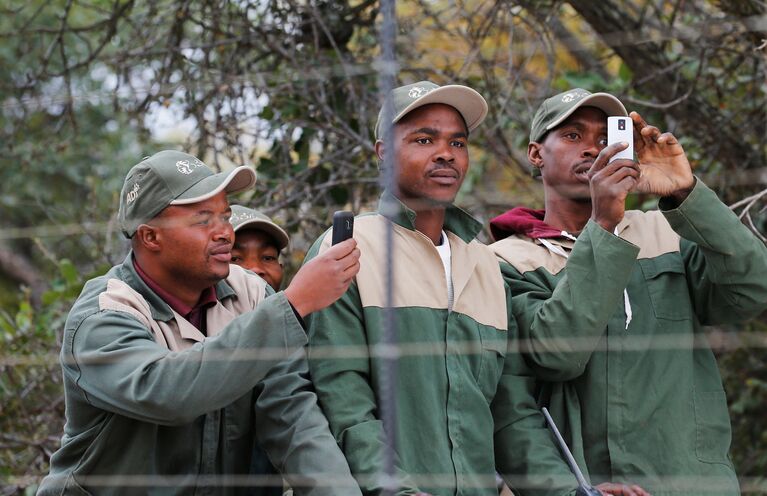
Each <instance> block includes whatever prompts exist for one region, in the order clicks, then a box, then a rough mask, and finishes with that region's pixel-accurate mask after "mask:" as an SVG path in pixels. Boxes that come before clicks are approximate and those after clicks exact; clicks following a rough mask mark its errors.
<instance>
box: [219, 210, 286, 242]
mask: <svg viewBox="0 0 767 496" xmlns="http://www.w3.org/2000/svg"><path fill="white" fill-rule="evenodd" d="M229 221H230V222H231V223H232V227H234V232H235V233H237V231H239V230H240V229H245V228H249V229H258V230H259V231H264V232H265V233H267V234H268V235H270V236H271V237H272V238H274V241H275V242H276V244H277V249H278V250H282V249H283V248H285V247H286V246H288V243H289V242H290V238H289V237H288V233H286V232H285V231H284V230H283V229H282V228H281V227H280V226H278V225H277V224H275V223H274V222H273V221H272V219H270V218H269V217H268V216H267V215H265V214H263V213H261V212H259V211H258V210H253V209H252V208H247V207H243V206H241V205H232V217H231V218H230V219H229Z"/></svg>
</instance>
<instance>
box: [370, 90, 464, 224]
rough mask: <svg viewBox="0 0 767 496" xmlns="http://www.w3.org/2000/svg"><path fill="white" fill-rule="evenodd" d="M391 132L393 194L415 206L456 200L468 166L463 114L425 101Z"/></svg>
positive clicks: (427, 205) (430, 205) (426, 205)
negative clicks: (393, 166) (395, 169)
mask: <svg viewBox="0 0 767 496" xmlns="http://www.w3.org/2000/svg"><path fill="white" fill-rule="evenodd" d="M392 134H393V136H394V143H395V147H394V148H395V149H394V153H395V156H394V162H395V167H397V184H396V187H395V191H394V194H395V195H396V196H397V197H398V198H399V199H400V200H401V201H402V202H403V203H405V204H406V205H408V206H409V207H410V208H413V209H414V210H419V209H420V208H431V207H434V206H446V205H449V204H451V203H453V200H455V196H456V194H457V193H458V189H459V188H460V187H461V184H462V183H463V180H464V178H465V176H466V170H467V169H468V168H469V150H468V132H467V130H466V124H465V123H464V121H463V118H462V117H461V114H460V113H458V111H457V110H456V109H454V108H453V107H451V106H449V105H444V104H441V103H435V104H431V105H424V106H423V107H419V108H417V109H415V110H413V111H412V112H410V113H409V114H407V115H406V116H405V117H404V118H403V119H402V120H400V121H399V122H398V123H397V124H396V125H395V126H394V132H393V133H392ZM388 149H389V148H388V147H387V150H388ZM381 152H382V150H379V157H381V158H382V153H381Z"/></svg>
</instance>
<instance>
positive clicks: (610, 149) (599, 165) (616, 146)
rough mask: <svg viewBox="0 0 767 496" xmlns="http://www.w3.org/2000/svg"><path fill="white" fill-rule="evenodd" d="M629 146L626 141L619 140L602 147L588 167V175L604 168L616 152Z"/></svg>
mask: <svg viewBox="0 0 767 496" xmlns="http://www.w3.org/2000/svg"><path fill="white" fill-rule="evenodd" d="M628 147H629V144H628V143H626V142H620V143H613V144H612V145H610V146H607V147H605V148H602V151H601V152H599V155H597V158H596V160H594V163H593V164H592V165H591V168H590V169H589V176H592V175H594V174H595V173H597V172H599V171H600V170H602V169H604V168H605V167H606V166H607V164H608V163H609V162H610V159H611V158H612V157H613V155H615V154H616V153H618V152H621V151H623V150H625V149H626V148H628Z"/></svg>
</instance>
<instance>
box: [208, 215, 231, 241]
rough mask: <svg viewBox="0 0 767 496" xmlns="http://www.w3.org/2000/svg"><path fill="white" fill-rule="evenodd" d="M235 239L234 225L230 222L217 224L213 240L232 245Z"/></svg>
mask: <svg viewBox="0 0 767 496" xmlns="http://www.w3.org/2000/svg"><path fill="white" fill-rule="evenodd" d="M233 239H234V228H233V227H232V224H231V223H230V222H229V221H228V220H226V221H223V220H222V221H219V222H217V223H216V228H215V229H214V231H213V240H214V241H225V242H227V243H231V242H232V240H233Z"/></svg>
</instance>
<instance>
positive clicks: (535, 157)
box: [527, 141, 543, 169]
mask: <svg viewBox="0 0 767 496" xmlns="http://www.w3.org/2000/svg"><path fill="white" fill-rule="evenodd" d="M541 148H543V145H542V144H541V143H536V142H535V141H531V142H530V144H528V145H527V161H528V162H530V165H532V166H533V167H535V168H536V169H541V168H543V157H542V156H541Z"/></svg>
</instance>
